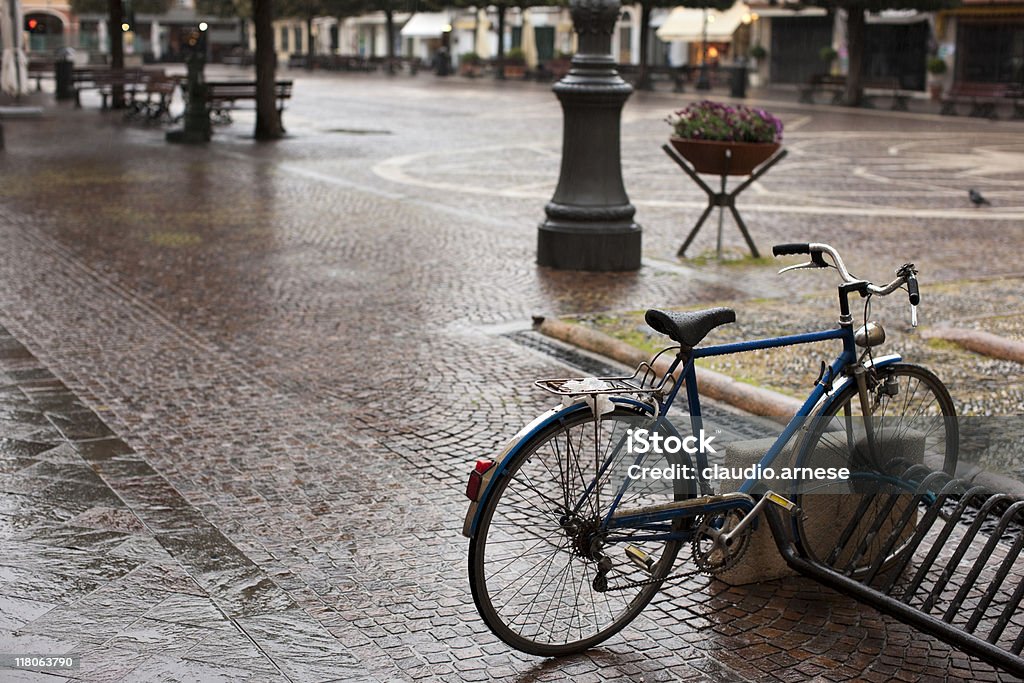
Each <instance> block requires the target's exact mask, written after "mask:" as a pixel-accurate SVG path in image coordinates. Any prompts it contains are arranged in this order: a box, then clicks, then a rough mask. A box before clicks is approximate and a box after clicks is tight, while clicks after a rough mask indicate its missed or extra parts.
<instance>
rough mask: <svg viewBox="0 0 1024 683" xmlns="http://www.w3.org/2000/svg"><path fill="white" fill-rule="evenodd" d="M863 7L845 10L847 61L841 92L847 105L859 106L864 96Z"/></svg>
mask: <svg viewBox="0 0 1024 683" xmlns="http://www.w3.org/2000/svg"><path fill="white" fill-rule="evenodd" d="M865 24H866V22H865V21H864V8H863V7H856V6H854V7H849V8H847V10H846V50H847V54H848V55H849V63H848V66H847V71H846V92H844V93H843V104H845V105H846V106H848V107H859V106H860V103H861V99H862V98H863V97H864V88H863V87H862V85H861V83H862V81H861V73H862V71H863V65H864V30H865Z"/></svg>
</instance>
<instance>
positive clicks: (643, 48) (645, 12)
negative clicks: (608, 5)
mask: <svg viewBox="0 0 1024 683" xmlns="http://www.w3.org/2000/svg"><path fill="white" fill-rule="evenodd" d="M650 26H651V6H650V5H648V4H647V3H643V4H641V5H640V72H639V73H638V74H637V79H636V87H637V88H639V89H641V90H651V89H652V88H651V76H650V74H648V73H647V52H648V36H647V34H648V33H649V32H650Z"/></svg>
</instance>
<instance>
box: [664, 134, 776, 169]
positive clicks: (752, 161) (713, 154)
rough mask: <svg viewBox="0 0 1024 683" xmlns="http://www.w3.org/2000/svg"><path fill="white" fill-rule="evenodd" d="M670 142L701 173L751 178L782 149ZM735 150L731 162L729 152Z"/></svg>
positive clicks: (769, 145)
mask: <svg viewBox="0 0 1024 683" xmlns="http://www.w3.org/2000/svg"><path fill="white" fill-rule="evenodd" d="M669 142H671V143H672V146H673V147H675V148H676V151H677V152H679V154H680V155H681V156H682V157H683V158H684V159H686V160H687V161H689V162H690V163H691V164H693V168H694V169H695V170H696V171H697V172H698V173H710V174H714V175H750V174H751V173H752V172H753V171H754V169H755V168H757V167H758V166H760V165H761V164H763V163H764V162H766V161H768V159H770V158H771V156H772V155H773V154H775V152H777V151H778V149H779V147H780V146H781V145H780V143H778V142H725V141H719V140H687V139H684V138H678V137H675V136H673V137H671V138H669ZM727 150H731V153H732V154H731V158H730V157H727V156H726V151H727Z"/></svg>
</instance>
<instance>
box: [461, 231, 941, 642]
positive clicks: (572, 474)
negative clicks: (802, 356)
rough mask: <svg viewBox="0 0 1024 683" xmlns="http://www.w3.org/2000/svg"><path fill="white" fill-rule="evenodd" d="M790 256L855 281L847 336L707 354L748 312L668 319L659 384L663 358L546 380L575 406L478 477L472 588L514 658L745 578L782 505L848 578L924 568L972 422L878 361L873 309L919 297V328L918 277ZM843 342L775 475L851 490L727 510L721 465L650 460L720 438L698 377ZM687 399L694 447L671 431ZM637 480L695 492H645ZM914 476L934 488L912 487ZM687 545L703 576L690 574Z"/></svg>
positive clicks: (826, 333) (914, 378)
mask: <svg viewBox="0 0 1024 683" xmlns="http://www.w3.org/2000/svg"><path fill="white" fill-rule="evenodd" d="M773 253H774V255H775V256H782V255H790V254H807V255H809V256H810V260H809V261H807V262H806V263H801V264H797V265H793V266H789V267H786V268H783V269H782V270H780V271H779V273H780V274H782V273H785V272H788V271H791V270H796V269H800V268H833V269H835V270H836V271H838V273H839V276H840V280H841V282H840V285H839V287H838V294H839V312H840V316H839V323H838V326H837V327H835V328H833V329H827V330H821V331H815V332H808V333H803V334H794V335H787V336H782V337H775V338H765V339H757V340H752V341H742V342H736V343H728V344H720V345H715V346H704V347H701V346H699V344H700V342H701V341H702V340H703V339H704V337H705V336H706V335H707V334H708V333H709V332H711V330H713V329H714V328H716V327H718V326H720V325H724V324H727V323H731V322H734V321H735V319H736V315H735V312H734V311H732V310H731V309H727V308H713V309H707V310H703V311H696V312H688V313H670V312H665V311H660V310H657V309H651V310H649V311H647V314H646V316H645V318H646V321H647V323H648V325H650V326H651V327H652V328H653V329H654V330H655V331H657V332H659V333H661V334H664V335H666V336H668V337H669V338H670V339H671V340H672V341H673V342H675V345H674V346H671V347H669V348H668V349H665V350H664V351H662V353H665V352H666V351H674V352H675V356H674V358H672V360H671V363H670V365H669V367H668V370H667V371H665V372H664V373H662V374H660V376H659V373H658V372H656V371H655V366H656V361H657V359H658V356H660V355H661V354H658V356H656V357H655V358H654V359H652V360H651V361H649V362H646V363H642V364H641V365H640V366H639V367H638V368H637V369H636V371H635V372H634V373H633V374H632V375H631V376H620V377H601V378H571V379H564V378H560V379H545V380H538V381H537V382H536V384H537V386H539V387H541V388H543V389H545V390H547V391H549V392H551V393H553V394H555V395H557V396H560V397H562V398H563V399H564V401H565V402H566V403H568V405H567V406H566V405H563V406H559V407H556V408H552V409H551V410H549V411H548V412H546V413H544V414H542V415H540V416H538V417H537V418H536V419H535V420H533V421H532V422H531V423H530V424H528V425H527V426H526V427H524V428H523V429H522V430H520V432H519V433H518V434H516V435H515V436H514V437H513V438H512V439H511V440H510V441H509V442H508V444H507V445H506V447H505V448H504V449H503V451H502V452H501V453H500V454H499V455H498V456H497V457H496V458H493V459H490V458H482V459H480V460H478V461H477V463H476V466H475V467H474V470H473V472H472V473H471V475H470V478H469V482H468V485H467V490H466V495H467V497H469V499H470V500H471V501H472V502H471V504H470V509H469V511H468V513H467V516H466V520H465V526H464V529H463V533H464V535H466V536H468V537H469V538H470V544H469V579H470V586H471V589H472V594H473V599H474V602H475V603H476V606H477V609H478V610H479V612H480V614H481V616H482V618H483V619H484V621H485V622H486V623H487V625H488V626H489V627H490V629H491V630H492V631H493V632H494V633H495V634H496V635H497V636H498V637H499V638H500V639H501V640H503V641H504V642H505V643H507V644H508V645H510V646H512V647H514V648H516V649H518V650H520V651H523V652H526V653H529V654H534V655H540V656H560V655H568V654H573V653H577V652H580V651H583V650H586V649H588V648H590V647H593V646H594V645H596V644H598V643H600V642H602V641H604V640H605V639H607V638H609V637H611V636H612V635H614V634H615V633H617V632H618V631H620V630H621V629H622V628H623V627H625V626H626V625H627V624H628V623H629V622H630V621H632V620H633V619H634V618H635V617H636V616H637V615H638V614H639V613H640V612H641V611H642V610H643V608H644V607H645V606H646V605H647V604H648V603H649V602H650V601H651V599H652V598H653V597H654V595H655V594H656V593H657V592H658V590H659V589H660V588H661V587H662V585H663V584H664V583H665V582H666V581H667V580H669V579H674V578H679V577H680V576H689V575H692V574H693V573H694V572H697V571H699V572H701V573H704V574H710V575H715V574H720V573H721V572H723V571H727V570H728V569H730V568H732V567H734V566H736V563H737V562H738V560H739V559H740V558H741V556H742V554H743V552H744V551H745V550H746V548H747V546H748V544H749V539H750V535H751V530H752V528H753V526H754V524H755V523H756V520H757V518H758V515H759V514H760V513H761V512H762V510H763V509H764V508H765V507H766V506H768V505H778V506H780V507H781V508H783V509H785V510H787V511H788V512H789V513H790V518H789V519H790V520H791V523H790V528H789V530H788V532H789V534H790V535H791V536H792V538H793V539H794V542H796V543H800V544H802V547H804V549H805V550H806V552H807V554H808V555H809V556H810V557H812V558H814V559H815V560H816V561H819V562H822V563H824V564H827V565H829V566H831V567H834V568H836V569H841V570H842V571H843V572H844V573H846V574H848V575H853V576H864V575H868V574H869V575H870V576H874V575H875V574H877V573H878V572H882V571H886V569H887V568H888V567H891V566H893V565H894V564H900V562H899V561H900V560H901V559H903V560H904V562H905V561H906V559H905V557H904V556H903V555H901V551H902V550H903V549H904V547H905V546H906V545H907V536H908V532H907V531H906V530H905V527H906V525H907V523H908V520H910V521H911V523H912V519H913V518H914V517H915V510H917V508H918V506H920V505H924V506H927V505H928V504H929V503H931V502H934V500H935V497H934V495H933V494H931V493H929V491H928V490H924V491H923V490H922V488H921V481H922V480H924V481H925V482H933V481H935V480H936V476H937V475H936V476H928V475H927V472H928V471H929V470H928V468H926V467H924V466H923V465H922V464H921V463H922V462H925V461H929V462H931V461H937V462H938V463H941V465H940V466H939V468H940V469H941V473H942V474H941V476H939V477H938V480H939V483H940V484H941V483H943V482H945V481H949V478H950V476H951V475H952V474H953V472H954V470H955V467H956V461H957V447H958V432H957V422H956V413H955V408H954V406H953V402H952V400H951V398H950V396H949V392H948V391H947V390H946V388H945V387H944V386H943V384H942V383H941V381H939V379H938V378H937V377H936V376H935V375H934V374H933V373H932V372H930V371H929V370H927V369H925V368H923V367H920V366H917V365H912V364H908V363H903V362H902V359H901V358H900V357H899V356H898V355H886V356H881V357H875V356H874V355H873V350H874V349H875V348H876V347H877V346H879V345H880V344H881V343H882V342H883V341H884V339H885V333H884V330H883V328H882V327H881V326H880V325H879V324H877V323H875V322H871V321H869V320H868V319H867V317H868V311H869V306H868V304H869V303H870V301H871V298H872V297H874V296H887V295H889V294H892V293H893V292H895V291H897V290H905V291H906V292H907V294H908V297H909V301H910V305H911V324H912V325H914V326H916V325H917V305H918V303H919V302H920V292H919V286H918V281H917V270H916V269H915V267H914V265H913V264H910V263H908V264H905V265H903V266H901V267H900V268H899V269H898V270H897V271H896V278H895V279H894V280H893V281H892V282H890V283H888V284H886V285H882V286H879V285H875V284H872V283H871V282H869V281H867V280H862V279H858V278H855V277H853V276H852V275H851V274H850V273H849V271H848V270H847V268H846V266H845V264H844V263H843V260H842V258H841V257H840V255H839V253H838V251H836V249H834V248H833V247H831V246H829V245H827V244H817V243H809V244H783V245H777V246H775V247H774V248H773ZM854 294H856V295H859V296H860V297H861V298H862V299H863V300H864V302H865V308H864V324H863V325H862V326H861V327H860V328H859V329H857V330H855V329H854V326H853V325H854V318H853V315H852V313H851V305H850V298H851V295H854ZM827 340H835V341H838V342H841V344H842V350H841V352H840V353H839V355H838V356H837V357H836V358H835V359H834V360H833V361H832V363H831V364H830V365H826V364H825V363H822V369H821V372H820V375H819V377H818V379H817V380H816V382H815V385H814V388H813V390H812V391H811V393H810V395H809V396H808V397H807V399H806V400H805V401H804V403H803V405H802V406H801V407H800V409H799V410H798V411H797V414H796V415H795V416H793V418H792V419H791V420H790V421H789V422H788V424H787V425H786V427H785V428H784V429H783V431H782V433H781V434H780V435H779V436H778V438H777V439H776V440H775V442H774V443H773V444H772V446H771V447H770V448H769V449H768V450H767V451H766V452H765V453H764V455H763V457H762V458H761V459H760V461H759V463H758V465H760V466H761V468H762V469H766V468H771V467H772V466H773V464H774V463H776V461H777V459H779V456H780V453H782V452H783V450H784V449H786V448H788V449H789V450H788V451H787V453H788V455H787V457H788V458H791V459H792V462H793V463H794V464H795V466H796V471H804V472H806V471H807V469H806V468H809V469H810V470H811V471H814V469H815V468H818V467H821V468H823V471H824V469H827V468H828V467H829V466H835V465H840V466H841V467H839V468H838V469H840V470H841V469H843V467H845V468H846V471H847V472H848V476H847V478H845V479H835V478H831V479H830V478H826V480H825V481H817V480H812V481H805V480H803V479H801V480H800V481H796V482H793V483H792V484H790V489H789V490H787V491H785V492H784V493H785V495H782V494H779V493H776V492H774V491H772V490H770V489H769V488H767V486H766V483H765V482H763V481H759V480H757V479H754V478H748V479H746V480H745V481H743V483H742V485H740V487H739V489H738V490H737V491H734V492H730V493H719V494H716V493H715V492H714V491H713V490H712V485H711V483H710V482H709V481H708V478H707V476H705V471H706V469H707V468H708V458H707V453H706V452H705V451H706V450H707V449H705V448H696V449H690V451H689V452H688V450H687V449H685V448H684V449H675V450H673V449H670V448H661V449H654V448H649V447H648V448H647V449H646V450H644V449H638V448H636V444H634V441H635V440H636V437H637V435H638V434H639V432H638V431H637V430H646V434H647V437H648V444H650V440H651V439H652V438H654V437H653V435H659V436H660V440H661V443H662V444H663V445H667V444H668V443H669V442H670V440H671V439H672V438H673V437H674V438H675V439H678V440H679V441H678V443H685V440H686V439H687V438H690V439H691V441H690V444H691V445H694V444H697V443H698V441H699V440H700V439H702V438H704V434H703V432H702V431H701V430H702V426H703V419H702V415H701V407H700V396H699V393H698V387H697V377H696V371H695V365H694V362H695V360H697V359H699V358H707V357H711V356H721V355H728V354H733V353H742V352H745V351H752V350H756V349H771V348H779V347H784V346H793V345H801V344H808V343H813V342H820V341H827ZM684 389H685V396H686V404H687V412H688V415H689V421H690V433H689V434H688V435H687V436H683V434H682V433H681V432H680V431H679V430H677V429H676V427H675V426H674V425H673V424H672V423H671V422H670V421H669V420H668V411H669V409H670V408H671V407H672V405H673V403H674V402H675V401H676V399H677V397H678V395H679V393H680V391H682V390H684ZM791 441H792V442H793V443H792V445H790V442H791ZM673 443H676V442H673ZM701 445H706V444H704V443H701ZM638 450H639V451H641V452H635V451H638ZM691 456H693V457H695V458H696V467H695V466H694V461H693V459H692V458H691ZM631 467H632V468H637V467H639V468H640V469H641V471H642V468H643V467H649V468H651V469H652V470H653V469H657V468H661V469H662V471H663V472H664V471H669V472H675V473H677V474H678V473H679V472H682V473H683V474H684V476H673V477H671V478H669V479H658V480H654V479H644V478H640V477H637V476H636V473H637V470H636V469H632V470H631V469H630V468H631ZM687 468H689V469H687ZM801 468H805V469H803V470H801ZM907 468H909V470H908V469H907ZM834 469H836V468H834ZM901 471H911V472H918V474H917V475H914V476H910V477H902V476H901V475H900V474H899V472H901ZM922 472H923V473H925V474H921V473H922ZM879 488H885V490H887V491H888V492H890V493H892V492H894V491H895V494H893V495H890V496H889V497H888V498H887V499H883V500H879V499H878V498H877V497H876V496H872V495H871V492H872V491H873V490H878V489H879ZM925 488H927V486H926V487H925ZM830 489H835V490H834V491H833V490H830ZM835 492H839V493H843V494H846V495H845V498H846V500H847V502H846V503H843V504H839V503H837V502H836V501H839V500H840V499H841V498H842V497H836V496H832V495H830V494H831V493H835ZM787 496H789V497H787ZM851 498H852V500H853V503H850V502H849V500H850V499H851ZM791 499H792V500H791ZM854 505H855V506H856V510H855V511H853V512H851V506H854ZM933 512H936V511H933ZM936 513H937V512H936ZM826 515H831V516H832V517H826ZM836 515H844V516H845V518H847V519H848V520H849V523H848V524H846V525H845V526H844V525H843V524H827V525H825V528H824V531H823V530H822V529H820V528H818V529H815V530H814V531H813V533H811V530H810V529H809V528H808V526H807V525H808V524H813V523H814V520H818V521H819V522H820V521H821V520H822V519H829V520H830V519H833V518H835V516H836ZM862 520H866V521H862ZM899 524H902V525H903V528H901V527H899V526H898V525H899ZM819 526H821V525H820V524H819ZM829 527H834V528H833V529H831V530H830V529H829ZM685 544H689V545H690V548H691V558H690V561H691V565H692V568H691V569H690V570H689V573H687V574H672V570H673V567H674V565H675V564H676V558H677V555H678V554H679V552H680V550H681V548H682V547H683V546H684V545H685Z"/></svg>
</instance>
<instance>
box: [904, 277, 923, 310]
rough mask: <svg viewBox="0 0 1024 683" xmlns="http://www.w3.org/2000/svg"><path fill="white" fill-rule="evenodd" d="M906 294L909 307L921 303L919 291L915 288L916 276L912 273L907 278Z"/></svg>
mask: <svg viewBox="0 0 1024 683" xmlns="http://www.w3.org/2000/svg"><path fill="white" fill-rule="evenodd" d="M907 293H908V294H909V295H910V305H911V306H917V305H918V304H919V303H921V290H920V289H918V287H917V275H914V274H913V273H911V274H910V275H908V276H907Z"/></svg>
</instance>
